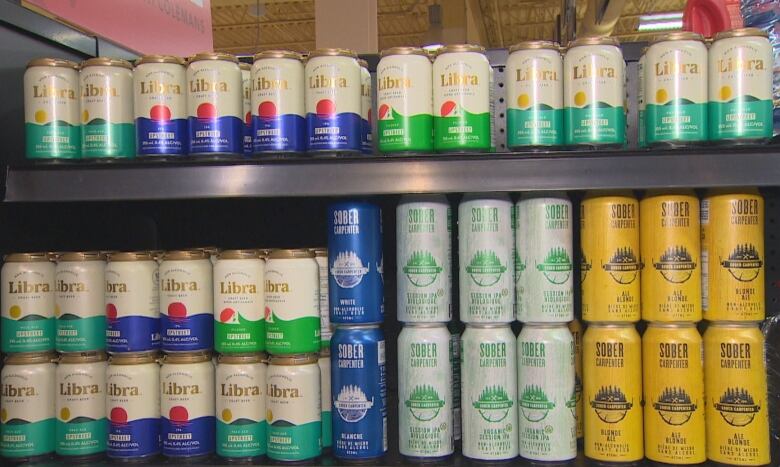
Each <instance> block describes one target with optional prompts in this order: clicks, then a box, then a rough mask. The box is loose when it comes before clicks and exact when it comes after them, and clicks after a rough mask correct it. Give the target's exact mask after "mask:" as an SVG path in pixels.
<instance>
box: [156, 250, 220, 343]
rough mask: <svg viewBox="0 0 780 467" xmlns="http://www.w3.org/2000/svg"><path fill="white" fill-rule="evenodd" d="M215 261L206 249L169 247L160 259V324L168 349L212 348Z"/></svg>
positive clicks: (163, 339)
mask: <svg viewBox="0 0 780 467" xmlns="http://www.w3.org/2000/svg"><path fill="white" fill-rule="evenodd" d="M212 272H213V271H212V264H211V261H210V260H209V256H208V253H206V252H205V251H203V250H178V251H169V252H167V253H165V255H164V256H163V261H162V262H161V263H160V328H161V334H162V349H163V350H164V351H165V352H192V351H196V350H204V349H211V347H212V346H213V343H214V312H213V309H214V298H213V297H214V293H213V292H214V291H213V288H212Z"/></svg>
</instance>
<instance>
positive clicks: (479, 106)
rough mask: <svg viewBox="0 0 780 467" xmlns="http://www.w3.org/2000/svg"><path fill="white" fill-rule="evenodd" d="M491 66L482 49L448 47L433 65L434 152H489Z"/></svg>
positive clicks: (438, 53) (437, 55)
mask: <svg viewBox="0 0 780 467" xmlns="http://www.w3.org/2000/svg"><path fill="white" fill-rule="evenodd" d="M490 89H491V88H490V63H489V62H488V59H487V57H486V56H485V49H484V47H481V46H478V45H471V44H455V45H447V46H444V47H442V48H441V49H439V50H438V52H437V54H436V61H434V62H433V108H434V109H435V112H436V113H435V114H434V117H433V147H434V149H435V150H436V151H437V152H445V151H446V152H472V151H485V152H487V151H489V150H490V146H491V126H492V121H491V118H490V106H491V102H490V92H491V91H490Z"/></svg>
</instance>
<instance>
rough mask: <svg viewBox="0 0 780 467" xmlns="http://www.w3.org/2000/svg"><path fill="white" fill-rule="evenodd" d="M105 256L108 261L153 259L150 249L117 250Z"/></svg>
mask: <svg viewBox="0 0 780 467" xmlns="http://www.w3.org/2000/svg"><path fill="white" fill-rule="evenodd" d="M107 256H108V261H154V253H153V252H151V251H117V252H113V253H109V254H108V255H107Z"/></svg>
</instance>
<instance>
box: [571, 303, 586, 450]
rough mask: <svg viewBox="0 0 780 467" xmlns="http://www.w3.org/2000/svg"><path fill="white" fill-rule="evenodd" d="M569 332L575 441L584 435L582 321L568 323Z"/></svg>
mask: <svg viewBox="0 0 780 467" xmlns="http://www.w3.org/2000/svg"><path fill="white" fill-rule="evenodd" d="M569 331H571V336H572V338H573V339H574V393H575V395H576V398H577V417H576V418H577V439H582V437H583V436H584V435H585V430H584V428H585V427H584V419H583V413H582V409H583V407H582V334H583V328H582V321H580V320H579V319H577V318H574V320H573V321H569Z"/></svg>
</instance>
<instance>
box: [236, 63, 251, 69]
mask: <svg viewBox="0 0 780 467" xmlns="http://www.w3.org/2000/svg"><path fill="white" fill-rule="evenodd" d="M238 67H239V68H241V70H242V71H250V70H252V65H250V64H248V63H244V62H238Z"/></svg>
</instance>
